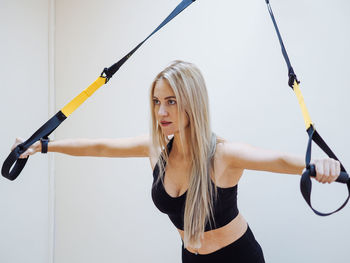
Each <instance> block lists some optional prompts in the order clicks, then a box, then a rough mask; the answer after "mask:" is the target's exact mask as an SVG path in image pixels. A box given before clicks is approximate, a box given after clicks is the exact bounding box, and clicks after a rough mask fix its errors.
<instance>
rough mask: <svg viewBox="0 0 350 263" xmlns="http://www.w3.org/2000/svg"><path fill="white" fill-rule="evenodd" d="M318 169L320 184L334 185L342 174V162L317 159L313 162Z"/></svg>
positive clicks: (317, 176)
mask: <svg viewBox="0 0 350 263" xmlns="http://www.w3.org/2000/svg"><path fill="white" fill-rule="evenodd" d="M311 163H313V164H314V165H315V169H316V180H317V181H318V182H320V183H323V184H325V183H329V184H330V183H332V182H334V181H335V180H336V179H337V178H338V176H339V174H340V162H339V161H337V160H334V159H332V158H324V159H315V160H314V161H312V162H311Z"/></svg>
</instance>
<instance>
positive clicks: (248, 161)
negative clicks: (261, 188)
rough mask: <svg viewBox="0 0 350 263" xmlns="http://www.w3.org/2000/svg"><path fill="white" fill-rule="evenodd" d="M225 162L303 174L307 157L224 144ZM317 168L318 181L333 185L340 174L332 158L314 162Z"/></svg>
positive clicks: (237, 165) (241, 166)
mask: <svg viewBox="0 0 350 263" xmlns="http://www.w3.org/2000/svg"><path fill="white" fill-rule="evenodd" d="M222 147H223V149H222V150H223V154H224V158H225V160H226V161H225V162H226V163H227V164H228V165H229V166H231V167H237V168H241V169H248V170H260V171H269V172H275V173H283V174H302V172H303V169H304V168H305V157H303V156H301V155H300V156H298V155H294V154H289V153H286V152H280V151H274V150H266V149H262V148H258V147H254V146H251V145H248V144H244V143H231V142H225V143H224V144H223V146H222ZM311 163H313V164H315V167H316V180H317V181H319V182H321V183H331V182H333V181H335V180H336V179H337V177H338V176H339V173H340V163H339V162H338V161H336V160H334V159H332V158H323V159H315V160H312V161H311Z"/></svg>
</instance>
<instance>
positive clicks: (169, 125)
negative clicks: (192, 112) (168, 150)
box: [153, 79, 189, 136]
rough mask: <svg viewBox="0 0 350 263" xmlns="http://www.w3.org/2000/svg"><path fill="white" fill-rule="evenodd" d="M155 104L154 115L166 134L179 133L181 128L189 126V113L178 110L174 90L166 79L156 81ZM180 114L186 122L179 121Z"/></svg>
mask: <svg viewBox="0 0 350 263" xmlns="http://www.w3.org/2000/svg"><path fill="white" fill-rule="evenodd" d="M153 106H154V115H155V117H156V120H157V121H158V125H159V126H160V127H161V129H162V132H163V134H164V135H165V136H168V135H172V134H175V133H178V132H179V131H180V128H183V129H184V128H186V127H187V126H188V124H189V120H188V116H187V114H186V113H185V112H180V113H179V112H178V109H177V101H176V97H175V94H174V91H173V89H172V88H171V87H170V85H169V83H168V81H166V80H164V79H160V80H158V81H157V82H156V85H155V87H154V90H153ZM180 114H182V116H181V117H182V120H183V122H184V123H179V117H180Z"/></svg>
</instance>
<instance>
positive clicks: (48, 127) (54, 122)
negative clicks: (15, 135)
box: [1, 111, 66, 181]
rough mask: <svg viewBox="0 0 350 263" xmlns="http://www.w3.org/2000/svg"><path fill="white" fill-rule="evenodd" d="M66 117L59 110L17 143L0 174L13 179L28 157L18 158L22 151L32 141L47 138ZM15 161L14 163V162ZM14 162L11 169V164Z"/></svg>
mask: <svg viewBox="0 0 350 263" xmlns="http://www.w3.org/2000/svg"><path fill="white" fill-rule="evenodd" d="M65 119H66V116H64V114H63V113H62V112H61V111H59V112H57V113H56V115H54V116H53V117H52V118H51V119H49V120H48V121H47V122H46V123H45V124H44V125H43V126H41V127H40V128H39V129H38V130H37V131H36V132H35V133H34V134H33V135H32V136H31V137H30V138H29V139H28V140H26V141H25V142H23V143H21V144H19V145H17V147H16V148H15V149H13V151H12V152H11V153H10V154H9V156H8V157H7V158H6V160H5V161H4V163H3V165H2V169H1V174H2V175H3V176H4V177H5V178H7V179H9V180H11V181H13V180H15V179H16V178H17V177H18V175H19V174H20V173H21V171H22V170H23V168H24V166H25V165H26V163H27V161H28V158H26V159H19V157H20V156H21V154H22V153H24V152H25V151H26V150H27V149H28V148H29V147H30V146H31V145H32V144H33V143H35V142H36V141H38V140H40V139H41V138H48V136H49V135H50V134H51V133H52V132H53V131H54V130H55V129H56V128H57V127H58V126H59V125H60V124H61V123H62V122H63V121H64V120H65ZM15 163H16V164H15ZM13 164H15V166H14V167H13V169H12V170H11V167H12V165H13ZM10 170H11V171H10Z"/></svg>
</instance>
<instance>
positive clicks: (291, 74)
mask: <svg viewBox="0 0 350 263" xmlns="http://www.w3.org/2000/svg"><path fill="white" fill-rule="evenodd" d="M288 76H289V80H288V86H289V87H291V88H292V89H293V85H294V81H296V82H297V83H298V84H299V83H300V81H299V80H298V79H297V75H295V73H294V70H293V67H290V69H289V70H288Z"/></svg>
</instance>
